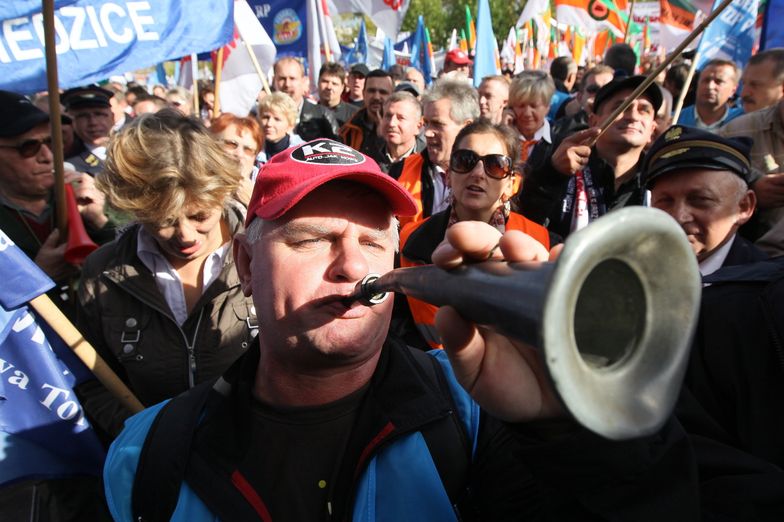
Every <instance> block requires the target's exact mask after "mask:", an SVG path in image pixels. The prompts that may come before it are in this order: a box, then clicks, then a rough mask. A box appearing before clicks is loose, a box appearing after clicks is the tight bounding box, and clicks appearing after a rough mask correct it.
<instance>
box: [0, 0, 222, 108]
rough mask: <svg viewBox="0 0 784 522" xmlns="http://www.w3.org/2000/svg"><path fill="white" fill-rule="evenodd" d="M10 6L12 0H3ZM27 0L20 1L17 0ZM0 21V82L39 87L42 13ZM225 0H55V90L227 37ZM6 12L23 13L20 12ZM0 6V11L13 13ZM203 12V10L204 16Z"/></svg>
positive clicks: (212, 45) (15, 87) (28, 89)
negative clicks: (56, 82)
mask: <svg viewBox="0 0 784 522" xmlns="http://www.w3.org/2000/svg"><path fill="white" fill-rule="evenodd" d="M3 3H11V4H16V3H17V2H16V0H14V1H13V2H3ZM28 3H29V4H32V3H34V2H23V4H28ZM37 3H38V12H37V13H28V14H23V15H22V16H17V17H15V18H10V19H8V18H6V19H3V20H2V28H1V29H0V78H2V80H0V87H2V88H3V89H6V90H9V91H15V92H19V93H25V94H27V93H33V92H37V91H42V90H46V88H47V84H46V61H45V58H44V56H45V53H44V29H43V17H42V15H41V14H40V5H41V3H40V1H39V2H37ZM233 4H234V3H233V0H189V1H188V2H183V1H182V0H144V1H139V0H76V1H71V2H57V4H56V5H57V6H60V8H59V9H57V10H56V11H55V15H54V16H55V20H54V22H55V33H56V38H55V40H56V44H55V49H56V52H57V69H58V75H59V82H60V87H62V88H69V87H75V86H79V85H85V84H88V83H92V82H96V81H100V80H103V79H105V78H108V77H110V76H112V75H115V74H123V73H125V72H127V71H133V70H136V69H141V68H143V67H148V66H151V65H155V64H157V63H160V62H163V61H166V60H172V59H176V58H179V57H181V56H185V55H189V54H192V53H201V52H207V51H212V50H214V49H217V48H218V47H221V46H223V45H224V44H226V43H228V42H229V41H230V40H231V38H232V34H233V29H234V24H233V16H232V15H233V10H232V9H233ZM13 11H19V12H22V13H23V12H24V9H22V8H21V6H20V8H19V9H14V10H13ZM13 11H9V9H8V8H2V10H0V13H6V12H13ZM207 14H208V15H207Z"/></svg>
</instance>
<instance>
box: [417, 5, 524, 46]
mask: <svg viewBox="0 0 784 522" xmlns="http://www.w3.org/2000/svg"><path fill="white" fill-rule="evenodd" d="M525 3H526V0H490V15H491V16H492V17H493V32H494V33H495V38H496V40H497V41H499V42H501V41H503V40H504V39H505V38H506V35H507V33H509V28H510V27H512V26H513V25H514V24H515V23H517V18H518V17H519V16H520V13H521V12H522V11H523V7H524V6H525ZM466 4H468V6H469V8H470V9H471V16H472V18H473V19H474V23H476V15H477V0H468V1H466V0H411V5H410V7H409V8H408V12H406V17H405V18H404V19H403V26H402V28H401V30H402V31H413V30H414V29H415V28H416V23H417V18H418V17H419V15H424V17H425V25H426V26H427V27H428V28H429V29H430V35H431V38H432V41H433V48H434V49H440V48H441V47H446V45H447V44H448V43H449V37H450V35H451V34H452V29H457V30H458V34H459V33H460V29H461V28H463V27H465V6H466Z"/></svg>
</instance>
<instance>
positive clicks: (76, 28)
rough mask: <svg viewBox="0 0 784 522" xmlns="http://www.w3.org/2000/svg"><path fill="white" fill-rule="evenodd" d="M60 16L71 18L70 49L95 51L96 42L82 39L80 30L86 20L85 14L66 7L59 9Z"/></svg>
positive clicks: (82, 11)
mask: <svg viewBox="0 0 784 522" xmlns="http://www.w3.org/2000/svg"><path fill="white" fill-rule="evenodd" d="M60 16H67V17H70V18H73V25H72V26H71V35H70V40H71V49H73V50H74V51H78V50H80V49H96V48H97V47H98V41H97V40H93V39H89V40H83V39H82V29H83V28H84V21H85V19H86V18H87V13H85V12H84V9H78V8H76V7H71V6H66V7H63V8H62V9H60Z"/></svg>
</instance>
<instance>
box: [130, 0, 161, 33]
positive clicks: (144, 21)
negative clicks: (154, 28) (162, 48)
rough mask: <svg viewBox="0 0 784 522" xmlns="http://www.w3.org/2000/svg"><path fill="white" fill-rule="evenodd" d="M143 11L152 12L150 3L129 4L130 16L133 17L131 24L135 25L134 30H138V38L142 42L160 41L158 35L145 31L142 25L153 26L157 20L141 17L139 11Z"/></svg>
mask: <svg viewBox="0 0 784 522" xmlns="http://www.w3.org/2000/svg"><path fill="white" fill-rule="evenodd" d="M141 10H146V11H149V10H150V3H149V2H129V3H128V15H129V16H130V17H131V23H133V28H134V29H136V37H137V38H138V39H139V40H142V41H150V40H160V37H159V36H158V33H148V32H147V31H145V30H144V27H142V25H152V24H153V23H155V20H153V19H152V17H151V16H141V15H140V14H139V11H141Z"/></svg>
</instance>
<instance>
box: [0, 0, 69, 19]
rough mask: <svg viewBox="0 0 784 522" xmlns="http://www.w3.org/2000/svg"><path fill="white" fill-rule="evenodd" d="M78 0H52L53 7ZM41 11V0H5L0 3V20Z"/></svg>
mask: <svg viewBox="0 0 784 522" xmlns="http://www.w3.org/2000/svg"><path fill="white" fill-rule="evenodd" d="M77 1H78V0H54V8H55V9H60V8H61V7H64V6H66V5H71V4H75V3H76V2H77ZM40 12H41V0H6V1H5V2H2V3H0V20H8V19H10V18H19V17H20V16H30V15H34V14H36V13H40Z"/></svg>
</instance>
